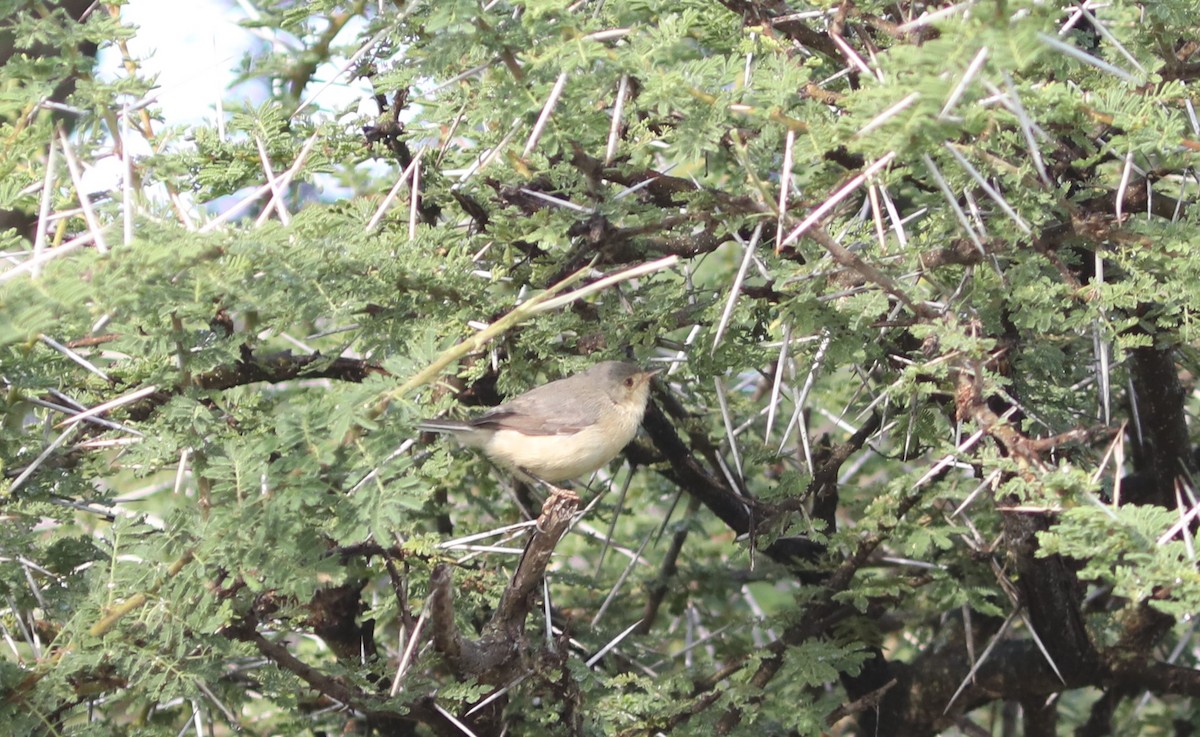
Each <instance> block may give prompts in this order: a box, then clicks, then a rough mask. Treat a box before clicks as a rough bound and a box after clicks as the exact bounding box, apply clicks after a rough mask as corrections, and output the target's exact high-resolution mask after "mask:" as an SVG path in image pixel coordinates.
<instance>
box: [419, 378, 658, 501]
mask: <svg viewBox="0 0 1200 737" xmlns="http://www.w3.org/2000/svg"><path fill="white" fill-rule="evenodd" d="M657 373H658V371H645V370H643V369H642V368H640V367H639V366H636V365H634V364H632V363H625V362H622V361H604V362H601V363H598V364H596V365H595V366H592V367H591V368H589V369H588V370H586V371H583V372H581V373H578V374H574V375H572V376H568V377H567V378H565V379H559V380H558V381H552V382H550V383H549V384H543V385H542V386H539V387H535V388H533V389H530V390H529V391H527V392H525V393H524V394H521V395H520V396H517V397H514V398H512V399H510V400H509V401H507V402H505V403H504V404H501V405H500V406H498V407H494V408H492V409H490V410H488V411H487V412H485V413H484V414H482V415H480V416H479V417H476V418H474V419H472V420H465V421H459V420H442V419H435V420H426V421H425V422H422V423H420V424H419V425H418V426H417V427H418V428H419V429H420V430H423V431H426V432H438V433H449V434H451V435H453V436H454V437H455V438H456V439H457V440H458V441H459V442H461V443H462V444H464V445H468V446H471V447H475V448H480V449H482V450H483V452H484V453H486V454H487V456H488V457H489V458H491V459H492V460H493V461H495V462H496V463H498V464H500V465H501V466H504V467H506V468H510V469H512V470H513V471H514V472H515V473H516V474H517V475H518V476H524V477H526V480H530V479H532V480H534V481H541V482H543V483H545V484H546V485H547V486H548V487H550V491H551V493H553V494H557V495H560V496H566V497H568V498H573V499H576V500H578V498H579V497H578V495H576V494H575V493H574V492H572V491H569V490H567V489H562V488H559V487H557V486H554V485H553V482H557V481H566V480H568V479H576V478H579V477H581V476H585V475H587V474H590V473H591V472H593V471H595V470H596V469H598V468H600V467H601V466H603V465H604V464H606V463H608V462H609V461H611V460H612V459H613V458H615V457H616V455H617V454H618V453H620V452H621V449H622V448H624V447H625V446H626V445H628V444H629V441H630V440H632V439H633V436H634V435H636V434H637V429H638V426H639V425H641V423H642V416H643V415H644V414H645V413H646V401H647V400H648V399H649V397H650V379H651V378H652V377H653V376H654V375H655V374H657Z"/></svg>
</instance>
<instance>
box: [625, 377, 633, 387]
mask: <svg viewBox="0 0 1200 737" xmlns="http://www.w3.org/2000/svg"><path fill="white" fill-rule="evenodd" d="M625 386H627V387H629V388H630V389H632V388H633V377H632V376H630V377H629V378H627V379H625Z"/></svg>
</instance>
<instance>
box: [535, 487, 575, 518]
mask: <svg viewBox="0 0 1200 737" xmlns="http://www.w3.org/2000/svg"><path fill="white" fill-rule="evenodd" d="M542 483H543V484H545V485H546V489H547V490H548V491H549V492H550V496H548V497H546V503H545V504H543V505H542V514H547V513H548V512H549V511H550V510H551V509H553V508H554V507H556V506H558V505H560V504H573V505H578V504H579V494H578V493H576V492H575V491H574V490H573V489H564V488H562V487H561V486H555V485H554V484H551V483H548V482H545V481H543V482H542Z"/></svg>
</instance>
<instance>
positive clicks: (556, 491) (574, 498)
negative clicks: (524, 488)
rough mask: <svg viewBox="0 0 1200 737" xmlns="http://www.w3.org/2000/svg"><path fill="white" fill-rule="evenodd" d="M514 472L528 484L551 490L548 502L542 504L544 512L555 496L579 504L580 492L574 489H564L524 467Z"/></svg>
mask: <svg viewBox="0 0 1200 737" xmlns="http://www.w3.org/2000/svg"><path fill="white" fill-rule="evenodd" d="M513 474H514V475H515V476H517V478H519V479H521V480H522V481H524V482H525V483H527V484H535V485H541V486H544V487H545V488H546V490H547V491H549V492H550V496H549V497H547V498H546V503H545V504H543V505H542V512H545V511H546V508H547V507H548V506H550V505H551V503H552V502H553V501H554V500H555V498H557V499H560V500H562V501H567V502H572V503H574V504H579V494H578V493H576V492H575V491H574V490H573V489H564V488H562V487H561V486H555V485H554V484H552V483H550V482H549V481H546V480H545V479H541V478H538V477H537V476H534V475H533V474H531V473H529V472H528V471H526V470H525V469H523V468H516V469H513Z"/></svg>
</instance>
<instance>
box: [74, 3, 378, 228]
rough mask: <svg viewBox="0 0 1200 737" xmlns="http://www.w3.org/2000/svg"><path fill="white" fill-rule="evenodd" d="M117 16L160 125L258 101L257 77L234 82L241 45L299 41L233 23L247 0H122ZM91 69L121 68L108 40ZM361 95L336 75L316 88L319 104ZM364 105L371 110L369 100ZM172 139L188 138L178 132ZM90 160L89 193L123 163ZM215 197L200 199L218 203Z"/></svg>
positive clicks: (205, 118) (105, 73)
mask: <svg viewBox="0 0 1200 737" xmlns="http://www.w3.org/2000/svg"><path fill="white" fill-rule="evenodd" d="M121 16H122V20H123V21H124V22H125V23H126V24H128V25H133V26H136V27H137V29H138V30H137V32H136V35H135V36H134V37H133V38H131V39H130V40H129V41H128V42H127V45H128V48H129V51H130V54H131V55H132V56H134V57H135V58H136V59H137V61H138V64H139V67H140V69H141V74H142V76H144V77H146V78H149V79H154V80H156V82H157V87H156V88H155V89H154V90H153V91H152V92H151V96H153V97H154V98H155V102H154V104H153V105H152V107H153V108H155V109H156V110H157V111H158V112H160V113H161V115H162V117H163V121H164V124H165V125H168V126H176V125H182V126H189V125H211V124H212V123H213V122H214V121H215V120H216V116H217V101H218V98H220V100H221V101H222V104H223V109H224V114H225V116H226V117H228V115H229V114H230V113H231V111H233V110H237V109H239V108H241V107H242V106H243V105H244V104H250V105H256V104H258V103H259V102H261V101H262V100H263V99H265V98H266V96H267V90H266V89H265V88H264V87H263V86H262V83H260V82H254V81H252V82H249V83H243V84H240V85H236V86H234V83H235V81H236V79H237V72H238V70H239V69H240V67H241V62H242V59H243V57H244V56H245V55H246V54H247V53H265V52H266V51H268V50H269V49H270V48H271V47H272V46H276V47H277V48H278V49H280V50H283V51H292V50H295V49H298V48H300V44H299V42H297V41H296V40H295V39H294V38H292V37H289V36H287V35H286V34H280V33H278V32H275V31H270V30H267V29H255V28H246V27H244V26H243V25H241V23H243V22H244V21H246V20H249V19H253V18H255V17H257V12H256V10H255V8H254V7H253V5H252V4H251V2H250V1H249V0H189V1H188V2H175V1H169V0H129V2H127V3H126V4H125V5H123V6H121ZM360 30H361V23H358V24H356V23H354V22H351V23H348V24H347V25H346V27H345V28H344V29H342V31H341V33H340V34H339V36H338V38H337V39H335V43H346V42H347V41H349V40H351V39H353V38H355V36H356V35H357V34H358V33H359V31H360ZM338 72H339V69H338V67H337V66H334V65H328V64H327V65H324V66H323V67H322V68H320V69H318V70H317V73H316V75H315V77H314V80H313V82H312V84H310V85H309V88H308V89H307V90H306V93H307V94H311V93H312V92H313V91H314V90H316V89H317V88H319V87H320V86H321V85H322V84H323V83H324V82H325V81H327V80H328V79H330V78H331V77H333V76H335V75H336V74H337V73H338ZM97 74H98V75H99V76H100V77H101V78H102V79H109V80H112V79H116V78H120V77H123V76H125V75H126V71H125V68H124V64H123V60H122V58H121V53H120V51H119V50H118V49H117V48H116V47H115V46H113V47H108V48H104V49H102V50H101V52H100V54H99V57H98V60H97ZM369 100H370V90H368V89H367V88H366V86H365V85H364V84H363V83H361V82H356V81H355V80H348V79H339V80H338V82H337V83H335V84H333V85H331V86H329V87H328V88H326V89H324V90H323V91H322V92H321V94H320V99H319V105H320V106H322V107H325V108H327V109H328V108H341V107H344V106H346V105H350V106H354V105H359V104H360V103H361V102H363V101H369ZM370 108H371V111H370V112H372V113H373V112H374V109H373V108H374V104H373V103H371V105H370ZM159 127H161V126H159ZM129 145H130V150H131V151H132V152H133V153H134V154H135V155H138V154H148V153H150V147H149V144H147V143H146V142H145V141H138V140H132V141H130V144H129ZM173 145H178V146H186V145H190V144H188V142H187V141H186V138H185V139H184V140H179V141H176V142H173ZM91 163H92V165H91V166H90V167H89V168H88V171H87V172H86V174H85V176H84V185H85V189H87V190H88V191H89V192H93V193H97V192H103V191H111V190H114V189H117V188H118V187H119V186H120V180H121V177H122V176H123V172H124V165H123V164H122V163H121V162H120V160H119V159H117V157H115V156H107V157H101V158H99V159H97V160H95V161H93V162H91ZM149 194H151V196H154V193H149ZM222 199H223V200H228V201H229V202H233V201H236V200H237V199H238V198H237V196H236V195H233V196H230V197H229V198H222ZM222 204H223V203H222V202H220V201H218V202H217V203H208V205H209V206H215V209H216V210H218V211H219V210H220V209H222ZM208 209H214V208H213V207H209V208H208Z"/></svg>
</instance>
